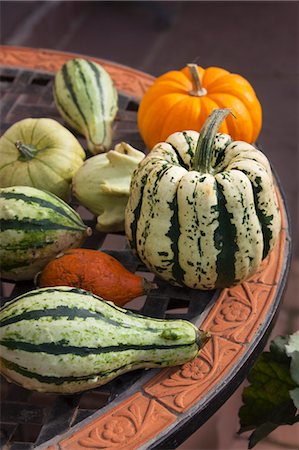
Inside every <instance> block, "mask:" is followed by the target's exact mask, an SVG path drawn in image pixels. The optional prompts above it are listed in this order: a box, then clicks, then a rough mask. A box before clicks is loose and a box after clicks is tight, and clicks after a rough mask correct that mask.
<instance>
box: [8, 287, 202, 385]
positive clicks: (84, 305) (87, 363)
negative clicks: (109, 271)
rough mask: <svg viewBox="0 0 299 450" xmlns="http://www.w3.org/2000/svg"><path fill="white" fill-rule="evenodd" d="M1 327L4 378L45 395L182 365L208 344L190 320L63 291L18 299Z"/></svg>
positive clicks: (10, 305) (38, 292) (72, 290)
mask: <svg viewBox="0 0 299 450" xmlns="http://www.w3.org/2000/svg"><path fill="white" fill-rule="evenodd" d="M0 323H1V334H0V345H1V372H2V374H3V375H4V376H5V377H6V378H7V379H8V380H10V381H13V382H15V383H17V384H20V385H21V386H23V387H25V388H28V389H33V390H38V391H44V392H57V393H73V392H79V391H84V390H86V389H90V388H95V387H97V386H100V385H102V384H104V383H107V382H108V381H110V380H112V379H113V378H115V377H116V376H118V375H120V374H122V373H124V372H128V371H131V370H134V369H138V368H145V367H167V366H174V365H177V364H183V363H184V362H187V361H189V360H192V359H193V358H195V357H196V355H197V354H198V352H199V350H200V349H201V348H202V346H203V345H204V343H205V342H206V340H207V339H208V333H205V332H201V331H199V330H198V329H197V328H196V327H195V326H194V325H192V324H191V323H190V322H188V321H185V320H162V319H153V318H148V317H145V316H140V315H137V314H135V313H132V312H130V311H127V310H125V309H122V308H120V307H117V306H115V305H114V304H113V303H111V302H106V301H104V300H102V299H101V298H100V297H97V296H95V295H93V294H91V293H90V292H87V291H84V290H81V289H76V288H70V287H64V286H63V287H53V288H44V289H38V290H33V291H30V292H27V293H26V294H24V295H22V296H20V297H18V298H16V299H14V300H12V301H11V302H10V303H8V304H7V305H5V306H4V307H3V308H2V309H1V311H0Z"/></svg>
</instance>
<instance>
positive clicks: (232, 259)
mask: <svg viewBox="0 0 299 450" xmlns="http://www.w3.org/2000/svg"><path fill="white" fill-rule="evenodd" d="M228 112H229V110H226V109H224V110H214V111H213V113H212V114H211V115H210V117H209V118H208V120H207V122H206V124H205V126H204V127H203V129H202V130H201V133H200V135H199V133H197V132H196V131H184V132H177V133H174V134H172V135H170V136H169V137H168V139H167V140H166V142H162V143H159V144H157V145H156V146H155V147H154V148H153V150H152V151H151V152H150V153H149V154H148V155H147V156H146V158H145V159H144V160H143V161H141V163H140V164H139V166H138V167H137V169H136V170H135V172H134V173H133V177H132V182H131V194H130V198H129V202H128V205H127V208H126V217H125V227H126V235H127V237H128V240H129V243H130V246H131V248H133V249H135V250H136V251H137V253H138V255H139V257H140V258H141V260H142V261H143V262H144V263H145V264H146V265H147V267H148V268H149V269H150V270H151V271H152V272H154V273H156V274H157V275H158V276H160V277H162V278H163V279H165V280H167V281H169V282H170V283H173V284H175V285H179V286H188V287H191V288H195V289H214V288H224V287H229V286H232V285H235V284H238V283H240V282H242V281H243V280H245V279H247V278H248V277H250V276H251V275H252V274H253V273H254V272H255V271H256V270H257V269H258V267H259V266H260V264H261V261H262V260H263V259H264V258H265V257H266V256H267V255H268V254H269V252H270V251H271V249H272V248H273V246H274V245H275V242H276V241H277V238H278V235H279V231H280V220H281V219H280V212H279V208H278V201H277V197H276V192H275V188H274V185H273V179H272V173H271V168H270V165H269V162H268V160H267V158H266V156H265V155H264V154H263V153H262V152H261V151H259V150H257V149H256V148H255V147H254V146H252V145H250V144H248V143H246V142H242V141H233V140H232V139H231V137H230V136H229V135H227V134H220V133H217V130H218V127H219V125H220V123H221V122H222V120H223V119H224V118H225V117H226V116H227V114H228Z"/></svg>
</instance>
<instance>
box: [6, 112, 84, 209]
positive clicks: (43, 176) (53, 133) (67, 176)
mask: <svg viewBox="0 0 299 450" xmlns="http://www.w3.org/2000/svg"><path fill="white" fill-rule="evenodd" d="M85 157H86V155H85V152H84V150H83V148H82V146H81V144H80V143H79V141H78V140H77V139H76V137H75V136H74V135H73V134H72V133H71V132H70V131H69V130H67V129H66V128H65V127H64V126H62V125H61V124H60V123H59V122H57V121H56V120H53V119H47V118H40V119H32V118H28V119H23V120H20V121H18V122H16V123H14V124H13V125H12V126H11V127H10V128H9V129H8V130H7V131H6V132H5V133H4V134H3V135H2V136H1V138H0V187H2V188H4V187H10V186H31V187H35V188H37V189H42V190H45V191H50V192H53V194H55V195H57V196H58V197H60V198H62V199H63V200H65V201H68V200H69V196H70V184H71V181H72V178H73V176H74V174H75V173H76V172H77V170H78V169H79V168H80V167H81V166H82V164H83V161H84V159H85Z"/></svg>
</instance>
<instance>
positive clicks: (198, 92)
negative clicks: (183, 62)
mask: <svg viewBox="0 0 299 450" xmlns="http://www.w3.org/2000/svg"><path fill="white" fill-rule="evenodd" d="M188 68H189V70H190V75H191V79H192V89H191V91H189V94H190V95H193V96H194V97H202V96H203V95H206V94H207V90H206V89H205V88H204V87H202V85H201V81H200V78H199V75H198V70H197V65H196V64H188Z"/></svg>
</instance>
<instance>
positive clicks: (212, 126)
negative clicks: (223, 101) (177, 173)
mask: <svg viewBox="0 0 299 450" xmlns="http://www.w3.org/2000/svg"><path fill="white" fill-rule="evenodd" d="M230 112H231V110H230V109H229V108H224V109H214V110H213V111H212V112H211V114H210V115H209V117H208V118H207V120H206V121H205V123H204V125H203V127H202V129H201V131H200V135H199V138H198V141H197V144H196V149H195V154H194V158H193V164H192V169H193V170H196V171H197V172H199V173H200V174H204V173H211V160H212V152H213V145H214V140H215V136H216V134H217V132H218V128H219V127H220V125H221V123H222V122H223V120H224V119H225V118H226V116H227V115H228V114H229V113H230Z"/></svg>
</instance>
